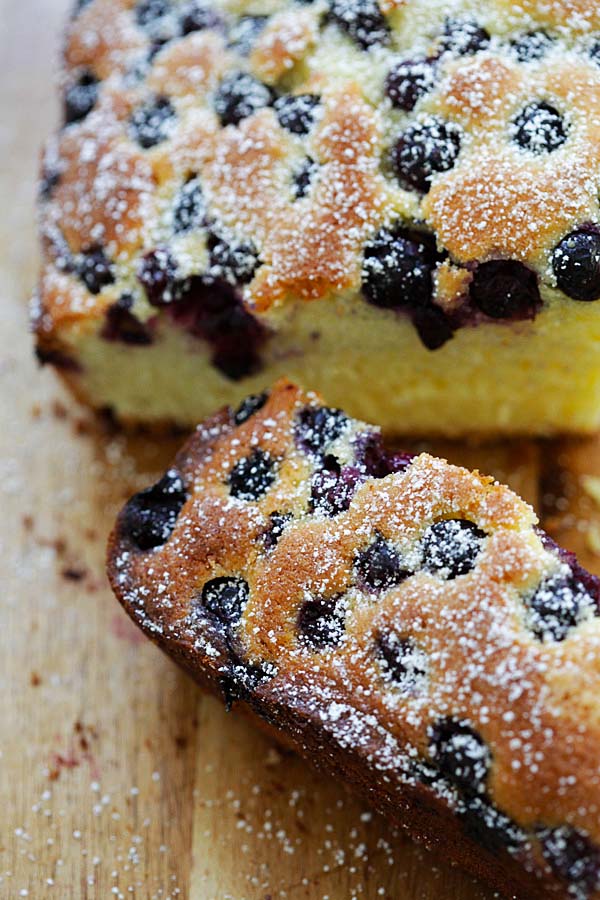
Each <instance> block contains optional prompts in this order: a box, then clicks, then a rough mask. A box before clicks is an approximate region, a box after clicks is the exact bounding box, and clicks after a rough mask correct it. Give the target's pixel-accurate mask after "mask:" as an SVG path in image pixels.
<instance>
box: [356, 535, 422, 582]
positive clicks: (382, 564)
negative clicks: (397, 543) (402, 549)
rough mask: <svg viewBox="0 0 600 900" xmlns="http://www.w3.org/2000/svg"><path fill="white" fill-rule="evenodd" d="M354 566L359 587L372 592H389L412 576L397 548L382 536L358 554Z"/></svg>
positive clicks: (378, 536)
mask: <svg viewBox="0 0 600 900" xmlns="http://www.w3.org/2000/svg"><path fill="white" fill-rule="evenodd" d="M354 565H355V569H356V574H357V579H358V586H359V587H361V588H366V589H367V590H371V591H384V590H387V589H388V588H391V587H393V586H394V585H396V584H400V582H401V581H404V579H405V578H408V577H409V575H410V574H411V573H410V572H409V571H408V569H405V568H404V567H403V565H402V560H401V559H400V555H399V553H398V551H397V550H396V549H395V547H394V546H393V545H392V544H390V543H389V542H388V541H386V540H385V538H383V537H382V536H381V535H380V534H379V535H377V537H376V538H375V540H374V541H372V543H371V544H369V546H368V547H367V548H366V549H365V550H362V551H361V552H360V553H359V554H358V556H357V557H356V560H355V563H354Z"/></svg>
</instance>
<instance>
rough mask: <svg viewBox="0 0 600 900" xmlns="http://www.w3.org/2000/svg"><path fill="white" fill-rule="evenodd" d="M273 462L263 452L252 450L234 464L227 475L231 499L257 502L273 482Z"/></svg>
mask: <svg viewBox="0 0 600 900" xmlns="http://www.w3.org/2000/svg"><path fill="white" fill-rule="evenodd" d="M274 469H275V461H274V460H273V459H272V457H271V455H270V454H269V453H267V452H266V451H265V450H261V449H256V450H253V451H252V453H251V454H250V456H245V457H244V458H243V459H240V460H239V461H238V462H236V464H235V466H234V467H233V469H232V470H231V472H230V474H229V479H228V484H229V491H230V493H231V496H232V497H236V498H237V499H238V500H249V501H253V500H259V499H260V498H261V497H262V496H263V494H265V493H266V492H267V491H268V490H269V488H270V487H271V485H272V484H273V482H274V481H275V471H274Z"/></svg>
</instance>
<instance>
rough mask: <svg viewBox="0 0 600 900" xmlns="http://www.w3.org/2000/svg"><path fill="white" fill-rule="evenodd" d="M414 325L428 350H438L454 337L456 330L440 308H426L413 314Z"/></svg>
mask: <svg viewBox="0 0 600 900" xmlns="http://www.w3.org/2000/svg"><path fill="white" fill-rule="evenodd" d="M412 320H413V325H414V326H415V328H416V329H417V334H418V335H419V337H420V338H421V342H422V343H423V345H424V346H425V347H427V349H428V350H438V349H439V348H440V347H443V346H444V344H446V343H447V342H448V341H449V340H450V338H451V337H453V335H454V328H453V326H452V324H451V322H450V320H449V319H448V316H447V315H446V313H445V312H444V311H443V310H442V309H440V308H439V307H438V306H433V305H431V306H424V307H422V308H420V309H416V310H415V311H414V313H413V317H412Z"/></svg>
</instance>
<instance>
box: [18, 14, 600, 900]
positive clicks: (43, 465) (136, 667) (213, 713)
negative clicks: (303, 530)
mask: <svg viewBox="0 0 600 900" xmlns="http://www.w3.org/2000/svg"><path fill="white" fill-rule="evenodd" d="M67 5H68V4H67V2H66V0H40V2H38V3H37V4H35V5H34V4H24V3H23V2H22V0H0V60H1V63H0V64H1V66H2V79H1V80H0V92H1V93H0V148H1V157H2V158H1V160H0V163H1V165H0V197H1V198H2V206H1V207H0V247H1V248H2V249H1V255H0V317H1V323H0V328H1V335H2V353H1V358H0V390H1V396H0V399H1V403H2V419H1V425H2V427H1V428H0V494H1V510H2V515H1V517H0V546H1V548H2V562H3V569H2V571H3V578H2V602H1V604H0V673H1V679H2V681H1V686H2V690H0V722H1V723H2V724H1V726H0V797H1V798H2V802H1V804H0V897H2V898H11V900H12V898H19V897H30V898H36V900H38V898H42V900H44V898H46V897H47V898H52V897H59V898H61V900H62V898H108V897H121V898H130V897H132V898H136V900H169V898H171V900H175V898H188V897H189V898H192V900H225V898H230V900H276V898H293V900H296V898H298V900H299V898H304V900H325V898H327V900H351V898H356V900H378V898H382V897H383V898H393V900H437V898H444V900H475V898H480V900H485V898H488V897H489V892H486V889H485V888H483V887H480V886H477V885H475V884H474V883H473V882H472V881H471V880H470V879H469V878H467V877H466V876H464V875H462V874H461V873H459V872H457V871H455V870H452V869H451V868H449V867H448V865H447V864H446V862H445V861H444V860H442V859H440V858H438V857H436V856H434V855H433V854H429V853H427V852H426V851H424V850H420V849H418V848H416V847H415V846H414V845H412V844H411V843H409V842H407V841H406V840H405V839H404V838H403V837H402V836H400V835H395V834H392V833H391V832H390V830H389V828H388V826H386V824H385V823H383V822H382V821H380V820H379V819H378V818H377V817H375V816H372V815H371V814H370V813H369V812H368V811H367V810H365V809H364V808H363V807H362V806H360V805H359V804H357V803H356V802H355V801H353V800H352V799H350V798H348V797H347V796H346V794H345V793H344V791H343V789H342V788H341V787H340V786H339V785H337V784H334V783H331V782H326V781H324V780H323V779H322V778H321V777H320V776H318V775H316V774H315V773H313V772H312V771H311V770H310V768H309V767H308V766H307V765H306V764H305V763H303V762H302V761H301V760H299V759H297V758H295V757H293V756H290V755H289V754H286V753H282V752H281V751H280V750H277V749H276V748H275V747H273V745H272V744H270V743H269V741H268V740H266V739H265V738H264V737H263V736H262V735H259V734H257V733H256V732H254V731H253V730H252V729H251V728H250V727H249V726H248V725H247V724H246V723H245V722H243V721H241V720H239V719H237V718H235V717H234V716H227V715H226V714H225V713H224V711H223V710H222V709H221V708H220V707H219V706H218V705H217V704H216V703H215V702H214V701H213V700H210V699H207V698H204V697H201V696H200V695H199V693H198V692H197V690H196V689H195V687H194V686H193V685H192V684H191V682H190V681H189V680H188V679H187V678H186V677H185V676H184V675H182V674H181V673H180V672H179V671H178V670H177V669H176V668H175V667H174V666H173V665H172V664H171V663H170V662H169V661H168V660H167V659H165V658H164V657H163V656H162V655H161V654H160V653H159V652H158V651H157V650H156V649H155V648H154V647H152V646H151V645H150V644H148V643H147V642H146V641H145V640H143V639H141V638H140V636H139V635H138V633H137V631H136V630H135V629H134V627H133V626H132V625H130V623H129V621H128V620H127V619H126V618H125V616H124V615H123V614H122V613H121V611H120V609H119V608H118V606H117V604H116V602H115V601H114V599H113V597H112V596H111V594H110V591H109V590H108V587H107V583H106V579H105V576H104V545H105V539H106V535H107V533H108V530H109V528H110V525H111V523H112V520H113V517H114V514H115V512H116V510H117V508H118V507H119V505H120V504H121V503H122V501H123V500H124V498H125V497H126V496H127V495H128V494H129V493H130V492H131V491H132V490H133V489H136V488H137V487H139V486H141V485H143V484H145V483H147V482H149V481H150V480H151V479H152V478H153V477H154V475H155V474H156V473H157V472H158V471H160V469H161V467H162V466H163V465H164V464H165V463H166V462H167V460H168V459H169V457H170V455H171V454H172V452H173V450H174V442H169V441H164V442H161V443H156V442H155V441H150V440H148V439H145V438H143V437H138V438H126V437H124V436H122V435H118V434H115V433H111V432H110V431H107V430H106V429H103V427H102V426H101V425H100V424H99V423H97V422H94V421H93V420H92V419H91V417H90V416H89V415H88V414H86V413H85V412H83V411H82V410H81V409H78V408H77V407H76V406H75V405H74V404H73V403H72V401H71V400H70V399H69V398H67V397H66V396H65V395H64V393H63V392H62V390H61V388H60V386H59V385H58V383H57V381H56V379H55V377H54V376H53V374H52V373H51V372H49V371H43V372H40V371H38V370H37V368H36V366H35V364H34V362H33V358H32V346H31V339H30V337H29V335H28V333H27V314H26V308H25V301H26V297H27V295H28V293H29V291H30V289H31V286H32V284H33V281H34V275H35V267H36V250H35V234H34V223H33V213H32V210H33V197H34V181H33V173H34V171H35V167H36V158H37V153H38V147H39V144H40V141H41V140H42V138H43V136H44V134H45V133H46V132H47V131H48V130H49V128H50V127H51V124H52V123H53V122H54V121H55V118H56V116H57V109H56V102H55V97H54V86H53V73H54V71H55V59H56V54H57V48H58V45H59V35H60V30H61V24H62V22H63V20H64V17H65V16H66V10H67ZM431 449H434V450H438V451H440V452H442V453H444V455H447V456H448V457H449V458H450V459H451V460H452V461H456V462H461V463H464V464H466V465H469V466H477V465H478V466H479V467H480V468H481V469H482V470H484V471H490V472H492V473H494V474H496V475H497V476H498V477H499V478H501V479H502V480H503V481H508V482H509V483H510V484H512V485H513V486H514V487H515V488H516V489H517V490H518V491H519V492H520V493H521V494H523V495H524V496H525V497H527V499H529V500H530V501H531V502H532V503H534V505H536V506H537V508H538V509H540V510H542V511H543V512H544V513H545V515H546V517H547V520H548V521H549V522H550V524H551V525H552V527H553V529H554V530H555V531H556V532H557V533H558V534H559V535H560V537H561V539H562V540H564V542H565V543H566V544H567V545H568V546H570V547H571V548H573V549H576V550H579V551H581V552H582V555H583V558H584V561H585V562H586V563H587V564H588V565H590V566H591V567H592V568H594V567H595V568H598V559H597V557H596V555H595V553H594V552H593V547H592V544H593V542H592V543H590V540H589V523H590V522H592V525H594V524H595V520H596V519H597V509H596V505H595V503H594V501H593V500H591V499H590V496H589V494H587V495H586V494H585V493H584V492H582V490H581V476H582V475H586V474H588V475H589V474H592V475H599V474H600V449H599V445H598V442H597V441H595V440H588V441H584V442H572V443H563V444H561V445H559V446H553V445H551V444H540V445H536V444H533V443H525V442H516V443H510V444H506V445H503V446H495V447H474V448H473V447H462V446H461V445H459V444H451V445H435V446H434V447H432V448H431ZM565 492H566V494H567V499H566V500H565V499H564V497H563V494H564V493H565ZM557 497H558V503H557V502H556V500H557ZM582 521H583V522H584V526H583V527H582V524H581V523H582Z"/></svg>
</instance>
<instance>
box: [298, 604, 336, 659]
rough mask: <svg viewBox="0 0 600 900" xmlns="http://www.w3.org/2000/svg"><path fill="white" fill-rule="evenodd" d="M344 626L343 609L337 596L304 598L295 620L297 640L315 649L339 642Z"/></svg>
mask: <svg viewBox="0 0 600 900" xmlns="http://www.w3.org/2000/svg"><path fill="white" fill-rule="evenodd" d="M344 627H345V610H344V609H343V607H342V604H341V603H340V602H339V599H337V598H332V599H328V600H325V599H323V598H321V597H316V598H313V599H311V600H306V601H305V602H304V603H303V604H302V606H301V607H300V611H299V613H298V618H297V620H296V629H297V632H298V639H299V641H300V642H301V643H302V644H305V645H306V646H308V647H311V648H313V649H315V650H321V649H323V648H325V647H334V646H336V645H337V644H339V643H340V642H341V640H342V638H343V636H344Z"/></svg>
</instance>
